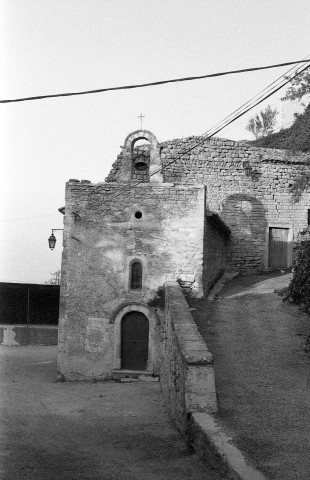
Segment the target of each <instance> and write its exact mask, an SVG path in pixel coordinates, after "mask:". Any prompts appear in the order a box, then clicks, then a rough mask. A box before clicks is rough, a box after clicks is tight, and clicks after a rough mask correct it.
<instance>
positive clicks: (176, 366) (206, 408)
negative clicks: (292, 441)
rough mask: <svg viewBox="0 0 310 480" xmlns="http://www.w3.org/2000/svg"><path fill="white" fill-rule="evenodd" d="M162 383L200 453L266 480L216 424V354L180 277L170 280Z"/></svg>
mask: <svg viewBox="0 0 310 480" xmlns="http://www.w3.org/2000/svg"><path fill="white" fill-rule="evenodd" d="M160 383H161V389H162V392H163V395H164V398H165V402H166V407H167V410H168V413H169V415H170V417H171V418H172V420H173V421H174V423H175V425H176V427H177V428H178V430H179V431H180V433H181V434H182V435H183V437H185V439H186V441H187V443H188V444H189V445H190V446H191V447H192V448H194V450H195V451H196V453H197V454H198V456H199V457H200V458H201V459H202V460H205V461H206V462H208V464H209V465H210V466H212V468H214V469H215V470H217V471H218V472H219V474H220V475H221V478H227V479H228V478H229V479H231V480H267V479H266V478H265V477H264V475H262V474H261V473H260V472H258V471H257V470H256V469H255V468H254V467H253V466H252V465H251V464H250V463H249V462H248V460H247V459H245V457H244V456H243V454H242V453H241V451H239V450H238V449H237V448H236V447H235V446H234V445H233V443H232V438H231V437H229V436H227V435H226V434H225V432H224V431H223V430H222V428H221V427H220V426H219V425H218V424H217V421H216V417H215V416H214V415H213V414H214V413H216V412H217V400H216V390H215V381H214V370H213V357H212V354H211V353H210V352H209V351H208V349H207V346H206V344H205V343H204V340H203V339H202V337H201V336H200V333H199V332H198V330H197V326H196V323H195V322H194V320H193V317H192V315H191V313H190V310H189V308H188V305H187V302H186V300H185V298H184V295H183V293H182V290H181V287H180V286H179V285H178V283H174V282H167V283H166V284H165V318H164V321H163V341H162V364H161V372H160Z"/></svg>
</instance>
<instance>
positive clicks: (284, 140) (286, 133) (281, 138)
mask: <svg viewBox="0 0 310 480" xmlns="http://www.w3.org/2000/svg"><path fill="white" fill-rule="evenodd" d="M253 144H254V145H255V146H257V147H267V148H283V149H287V150H292V151H300V152H310V104H309V105H308V106H307V107H306V109H305V111H304V113H301V114H295V121H294V123H293V125H291V126H290V127H289V128H285V129H282V130H280V131H279V132H277V133H273V134H272V135H269V136H267V137H264V138H260V139H258V140H254V142H253Z"/></svg>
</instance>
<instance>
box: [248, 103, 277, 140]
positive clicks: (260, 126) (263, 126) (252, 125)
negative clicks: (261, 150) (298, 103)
mask: <svg viewBox="0 0 310 480" xmlns="http://www.w3.org/2000/svg"><path fill="white" fill-rule="evenodd" d="M277 114H278V111H277V109H276V108H275V109H274V110H273V109H272V108H271V106H270V105H268V106H267V107H266V109H265V110H261V111H260V113H259V114H256V115H255V116H254V117H253V118H250V120H249V123H248V124H247V126H246V130H248V131H249V132H251V133H252V134H253V135H254V137H255V138H256V139H257V138H261V137H265V136H267V135H270V134H271V133H272V132H273V130H274V127H275V125H276V116H277Z"/></svg>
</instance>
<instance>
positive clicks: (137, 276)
mask: <svg viewBox="0 0 310 480" xmlns="http://www.w3.org/2000/svg"><path fill="white" fill-rule="evenodd" d="M130 290H142V265H141V263H140V262H139V261H138V260H135V261H134V262H132V264H131V268H130Z"/></svg>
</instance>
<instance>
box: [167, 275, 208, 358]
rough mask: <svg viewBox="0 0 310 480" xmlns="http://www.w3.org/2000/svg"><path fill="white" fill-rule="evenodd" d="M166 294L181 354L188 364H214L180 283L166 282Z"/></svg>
mask: <svg viewBox="0 0 310 480" xmlns="http://www.w3.org/2000/svg"><path fill="white" fill-rule="evenodd" d="M165 294H166V305H169V310H170V313H171V317H172V318H173V325H172V328H173V329H174V331H175V333H176V335H177V338H178V342H179V346H180V351H181V355H182V356H183V358H184V359H185V360H186V362H187V364H189V365H213V363H214V359H213V355H212V353H211V352H209V350H208V348H207V346H206V344H205V342H204V340H203V338H202V336H201V335H200V333H199V331H198V328H197V325H196V323H195V321H194V319H193V317H192V315H191V313H190V310H189V307H188V305H187V302H186V300H185V298H184V295H183V292H182V290H181V287H180V286H179V284H178V283H177V282H172V281H168V282H166V283H165Z"/></svg>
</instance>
